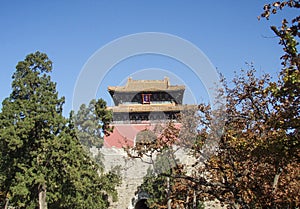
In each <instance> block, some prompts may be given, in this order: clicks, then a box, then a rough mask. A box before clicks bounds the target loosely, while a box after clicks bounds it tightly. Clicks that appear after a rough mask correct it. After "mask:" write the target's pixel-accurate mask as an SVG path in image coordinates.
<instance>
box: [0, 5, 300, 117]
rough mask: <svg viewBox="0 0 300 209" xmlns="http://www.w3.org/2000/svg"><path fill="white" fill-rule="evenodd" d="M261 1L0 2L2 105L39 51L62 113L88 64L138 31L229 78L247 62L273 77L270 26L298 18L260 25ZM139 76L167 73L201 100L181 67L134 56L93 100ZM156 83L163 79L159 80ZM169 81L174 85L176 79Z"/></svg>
mask: <svg viewBox="0 0 300 209" xmlns="http://www.w3.org/2000/svg"><path fill="white" fill-rule="evenodd" d="M267 2H269V1H259V0H248V1H246V0H245V1H233V0H232V1H229V0H228V1H200V0H187V1H179V0H172V1H171V0H164V1H158V0H152V1H146V0H128V1H123V0H119V1H116V0H111V1H108V0H99V1H92V0H88V1H83V0H82V1H78V0H72V1H67V0H65V1H58V0H54V1H30V0H28V1H21V0H13V1H0V31H1V33H0V57H1V59H0V87H1V91H0V101H2V100H3V99H4V98H6V97H7V96H9V94H10V92H11V81H12V79H11V76H12V74H13V72H14V70H15V66H16V64H17V62H18V61H20V60H23V59H24V57H25V56H26V55H27V54H29V53H31V52H35V51H37V50H39V51H42V52H45V53H47V54H48V56H49V57H50V59H51V60H52V61H53V63H54V69H53V72H52V74H51V76H52V79H53V80H54V81H55V82H57V88H58V91H59V94H60V95H61V96H65V97H66V104H65V113H68V112H69V111H70V110H71V109H72V96H73V92H74V88H75V85H76V80H77V79H78V76H79V75H80V72H81V70H82V68H83V67H84V65H85V63H86V62H87V61H88V59H89V58H90V57H91V56H92V55H93V54H94V53H95V52H96V51H97V50H99V49H100V48H101V47H103V46H105V45H106V44H108V43H110V42H112V41H114V40H115V39H118V38H120V37H123V36H127V35H130V34H135V33H142V32H159V33H167V34H172V35H175V36H178V37H181V38H183V39H185V40H187V41H189V42H191V43H192V44H194V45H195V46H197V47H198V48H199V49H200V50H202V52H203V53H204V54H205V55H206V56H207V57H208V58H209V59H210V61H211V62H212V64H213V65H214V66H215V67H216V68H217V70H218V71H219V72H221V73H223V74H224V75H225V76H226V77H227V78H229V79H230V78H232V76H233V75H234V71H238V70H239V69H241V68H246V65H245V62H253V63H254V65H255V67H256V68H257V70H258V71H259V72H268V73H271V74H272V75H273V76H276V74H277V73H278V71H279V70H280V61H279V57H280V55H281V54H282V51H281V47H280V46H279V45H278V44H277V43H278V39H277V38H274V35H273V33H272V32H271V31H270V29H269V26H270V25H278V24H279V21H280V20H281V19H282V17H283V15H284V16H285V17H287V18H288V19H289V17H294V16H296V14H297V13H296V11H294V10H286V11H285V12H282V13H281V12H280V13H279V14H278V15H276V16H274V17H272V18H271V20H270V21H265V20H261V21H258V20H257V16H258V15H259V14H260V13H261V12H262V7H263V5H264V3H267ZM142 69H160V72H163V70H162V69H165V71H166V72H167V74H168V75H169V74H172V75H174V78H178V83H180V82H183V83H184V84H186V85H187V87H188V90H189V89H190V91H191V93H192V94H194V97H196V99H195V101H196V102H201V101H202V100H205V95H204V94H205V93H202V92H201V91H200V90H199V91H198V89H201V86H199V85H196V84H195V81H194V80H193V74H191V73H188V71H189V70H188V69H186V66H183V65H182V64H181V63H179V62H177V61H176V60H172V59H169V58H168V57H163V56H157V55H144V56H136V57H133V58H129V59H126V60H124V61H122V62H120V63H118V65H116V66H115V67H114V68H112V69H111V70H110V72H109V74H107V76H106V77H105V80H104V81H103V82H102V83H101V85H100V86H99V89H98V92H97V97H104V99H106V100H109V96H108V93H107V90H106V88H107V85H119V84H120V83H124V80H126V78H127V77H128V76H129V75H132V76H133V77H135V76H136V78H140V77H141V78H143V76H145V75H147V74H145V73H143V71H142ZM167 74H166V75H167ZM139 76H140V77H139ZM147 76H149V75H147ZM146 78H148V77H146ZM149 78H150V79H152V77H151V76H149ZM154 78H156V77H154ZM157 78H161V79H163V73H161V74H159V73H158V74H157ZM171 81H172V80H171ZM173 82H174V83H175V84H176V83H177V81H176V79H175V80H173ZM197 94H199V95H197ZM202 94H203V95H202ZM195 95H196V96H195ZM201 95H202V96H201ZM202 97H204V98H202ZM108 103H109V104H111V102H110V101H108Z"/></svg>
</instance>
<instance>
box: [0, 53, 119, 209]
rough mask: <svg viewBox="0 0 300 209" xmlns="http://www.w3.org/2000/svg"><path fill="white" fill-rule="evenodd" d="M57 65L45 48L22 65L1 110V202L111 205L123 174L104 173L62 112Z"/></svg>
mask: <svg viewBox="0 0 300 209" xmlns="http://www.w3.org/2000/svg"><path fill="white" fill-rule="evenodd" d="M51 71H52V62H51V61H50V60H49V58H48V57H47V55H46V54H44V53H40V52H36V53H33V54H29V55H28V56H27V57H26V58H25V60H24V61H21V62H19V63H18V65H17V66H16V72H15V73H14V75H13V82H12V93H11V94H10V96H9V97H8V98H6V99H5V100H4V101H3V106H2V112H1V113H0V147H1V152H0V156H1V159H0V160H1V165H0V181H1V182H0V185H1V188H0V191H2V194H1V195H0V197H1V204H2V205H4V204H6V205H8V204H7V203H8V200H9V204H10V205H11V206H14V207H16V208H38V207H39V208H40V209H42V208H43V209H45V208H48V207H49V208H71V207H73V208H107V206H108V195H109V194H114V195H115V191H114V185H115V184H114V182H115V183H117V181H118V179H117V177H116V178H115V176H114V175H113V174H108V175H103V174H102V173H101V169H100V168H99V167H98V166H97V164H96V163H94V162H93V161H92V160H91V159H90V158H89V157H88V156H87V155H86V153H85V152H84V151H83V149H82V146H81V144H80V143H79V141H78V139H77V136H76V133H75V130H74V124H73V119H72V118H70V120H67V119H65V118H64V117H63V116H62V106H63V103H64V98H59V97H58V92H57V91H56V84H55V83H54V82H52V81H51V78H50V76H49V75H48V73H50V72H51ZM111 176H113V177H111ZM108 178H111V179H113V180H114V181H113V183H112V184H109V183H108V181H109V179H108Z"/></svg>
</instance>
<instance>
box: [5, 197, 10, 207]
mask: <svg viewBox="0 0 300 209" xmlns="http://www.w3.org/2000/svg"><path fill="white" fill-rule="evenodd" d="M8 204H9V199H8V198H6V200H5V206H4V209H8Z"/></svg>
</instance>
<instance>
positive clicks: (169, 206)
mask: <svg viewBox="0 0 300 209" xmlns="http://www.w3.org/2000/svg"><path fill="white" fill-rule="evenodd" d="M171 202H172V199H169V200H168V203H167V204H168V209H171Z"/></svg>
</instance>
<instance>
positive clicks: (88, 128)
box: [75, 99, 105, 149]
mask: <svg viewBox="0 0 300 209" xmlns="http://www.w3.org/2000/svg"><path fill="white" fill-rule="evenodd" d="M99 102H102V100H99V101H98V102H97V101H96V100H95V99H93V100H92V101H91V102H90V103H89V105H88V106H86V105H85V104H82V105H81V106H80V109H79V110H78V112H77V114H76V116H75V125H76V129H77V136H78V138H79V140H80V142H81V144H82V145H83V146H85V147H86V148H87V149H89V148H90V147H92V146H96V147H97V148H100V147H102V145H103V138H102V136H101V135H102V133H103V129H102V124H103V123H102V121H101V119H100V118H99V117H98V116H97V115H96V114H97V113H96V104H97V103H99ZM103 117H105V114H104V116H103Z"/></svg>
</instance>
